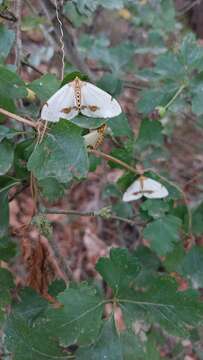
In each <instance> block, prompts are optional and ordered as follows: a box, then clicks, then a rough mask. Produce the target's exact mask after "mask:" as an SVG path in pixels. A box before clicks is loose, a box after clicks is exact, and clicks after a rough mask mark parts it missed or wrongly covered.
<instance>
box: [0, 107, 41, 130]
mask: <svg viewBox="0 0 203 360" xmlns="http://www.w3.org/2000/svg"><path fill="white" fill-rule="evenodd" d="M0 114H3V115H6V116H8V117H10V118H11V119H14V120H17V121H19V122H20V123H22V124H25V125H29V126H32V127H33V128H35V129H37V127H38V124H37V123H35V122H33V121H31V120H28V119H25V118H23V117H22V116H19V115H16V114H13V113H11V112H10V111H7V110H5V109H2V108H0Z"/></svg>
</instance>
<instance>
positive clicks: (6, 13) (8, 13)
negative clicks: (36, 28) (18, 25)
mask: <svg viewBox="0 0 203 360" xmlns="http://www.w3.org/2000/svg"><path fill="white" fill-rule="evenodd" d="M0 18H2V19H4V20H8V21H13V22H16V21H17V20H18V19H17V17H16V16H15V15H14V14H13V13H12V12H11V11H9V10H5V11H3V12H0Z"/></svg>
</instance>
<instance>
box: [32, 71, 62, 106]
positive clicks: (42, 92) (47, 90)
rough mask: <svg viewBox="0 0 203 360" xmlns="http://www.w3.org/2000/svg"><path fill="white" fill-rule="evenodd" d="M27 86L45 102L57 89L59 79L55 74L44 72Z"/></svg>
mask: <svg viewBox="0 0 203 360" xmlns="http://www.w3.org/2000/svg"><path fill="white" fill-rule="evenodd" d="M27 86H28V87H29V89H31V90H32V91H34V92H35V93H36V94H37V96H38V98H39V99H40V100H41V101H42V102H45V101H46V100H48V99H49V98H50V97H51V96H52V95H53V94H54V93H55V92H56V91H57V90H58V89H59V86H60V81H59V80H58V79H57V78H56V76H55V75H52V74H46V75H43V76H42V77H41V78H39V79H37V80H34V81H33V82H32V83H30V84H28V85H27Z"/></svg>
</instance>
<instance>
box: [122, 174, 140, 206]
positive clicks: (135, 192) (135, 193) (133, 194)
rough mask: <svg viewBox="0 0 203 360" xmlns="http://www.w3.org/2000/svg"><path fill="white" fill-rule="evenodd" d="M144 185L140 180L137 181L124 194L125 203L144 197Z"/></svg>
mask: <svg viewBox="0 0 203 360" xmlns="http://www.w3.org/2000/svg"><path fill="white" fill-rule="evenodd" d="M142 195H143V193H142V184H141V181H140V178H138V179H137V180H135V181H134V182H133V183H132V184H131V185H130V186H129V188H127V190H126V191H125V193H124V194H123V201H125V202H130V201H134V200H138V199H140V198H141V197H142Z"/></svg>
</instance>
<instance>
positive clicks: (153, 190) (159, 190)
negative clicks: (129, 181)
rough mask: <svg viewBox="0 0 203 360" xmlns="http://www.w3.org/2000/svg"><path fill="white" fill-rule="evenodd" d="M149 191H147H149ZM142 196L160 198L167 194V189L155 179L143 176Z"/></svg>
mask: <svg viewBox="0 0 203 360" xmlns="http://www.w3.org/2000/svg"><path fill="white" fill-rule="evenodd" d="M149 190H150V192H147V191H149ZM143 192H144V196H145V197H147V198H149V199H162V198H165V197H166V196H168V190H167V189H166V187H165V186H163V185H162V184H161V183H159V182H158V181H156V180H153V179H150V178H145V180H144V189H143Z"/></svg>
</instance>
